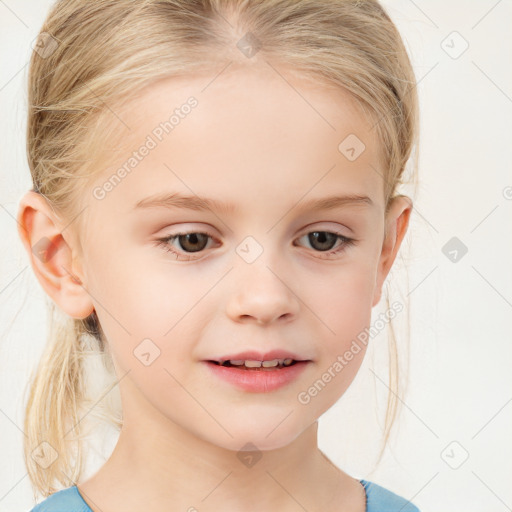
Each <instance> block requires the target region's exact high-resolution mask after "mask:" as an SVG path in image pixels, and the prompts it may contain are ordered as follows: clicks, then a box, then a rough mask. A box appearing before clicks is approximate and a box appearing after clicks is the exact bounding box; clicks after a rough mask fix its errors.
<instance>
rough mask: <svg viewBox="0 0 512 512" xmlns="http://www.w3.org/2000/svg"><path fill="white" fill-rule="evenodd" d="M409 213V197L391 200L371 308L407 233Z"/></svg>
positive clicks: (376, 301) (410, 208)
mask: <svg viewBox="0 0 512 512" xmlns="http://www.w3.org/2000/svg"><path fill="white" fill-rule="evenodd" d="M411 211H412V201H411V199H410V198H409V197H407V196H397V197H395V198H394V199H393V200H392V204H391V207H390V209H389V212H388V215H387V217H386V225H385V237H384V241H383V244H382V251H381V254H380V257H379V262H378V268H377V276H376V282H375V290H374V296H373V304H372V307H373V306H376V305H377V304H378V303H379V302H380V299H381V296H382V286H383V284H384V281H385V280H386V277H387V275H388V273H389V271H390V270H391V267H392V266H393V263H394V261H395V258H396V256H397V254H398V250H399V249H400V246H401V244H402V241H403V239H404V236H405V234H406V232H407V228H408V226H409V218H410V214H411Z"/></svg>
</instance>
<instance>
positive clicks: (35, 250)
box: [17, 191, 94, 318]
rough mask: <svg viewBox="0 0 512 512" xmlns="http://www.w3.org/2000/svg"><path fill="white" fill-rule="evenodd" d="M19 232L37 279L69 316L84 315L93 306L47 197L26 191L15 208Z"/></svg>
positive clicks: (83, 316) (88, 313)
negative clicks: (16, 209)
mask: <svg viewBox="0 0 512 512" xmlns="http://www.w3.org/2000/svg"><path fill="white" fill-rule="evenodd" d="M17 221H18V234H19V236H20V238H21V241H22V243H23V246H24V247H25V250H26V251H27V254H28V257H29V259H30V264H31V266H32V268H33V270H34V273H35V275H36V278H37V280H38V281H39V283H40V284H41V286H42V287H43V289H44V290H45V292H46V293H47V294H48V295H49V296H50V297H51V299H52V300H53V301H54V302H55V303H56V304H57V305H58V306H59V307H60V308H61V309H62V311H64V312H65V313H67V314H68V315H69V316H71V317H73V318H85V317H87V316H89V315H90V314H91V312H92V311H93V309H94V305H93V303H92V301H91V297H90V295H89V294H88V292H87V291H86V289H85V287H84V285H83V283H82V281H83V279H82V278H81V277H80V276H79V275H77V273H79V272H76V271H75V269H74V268H73V264H74V260H73V250H72V247H70V245H69V244H68V243H67V241H66V239H65V238H64V236H63V234H62V224H61V222H60V219H59V218H58V217H57V215H56V214H55V212H54V211H53V210H52V209H51V207H50V206H49V204H48V202H47V200H46V198H45V197H44V196H42V195H41V194H38V193H36V192H33V191H29V192H27V193H26V194H25V195H24V196H23V197H22V199H21V200H20V203H19V207H18V218H17Z"/></svg>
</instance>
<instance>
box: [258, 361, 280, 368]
mask: <svg viewBox="0 0 512 512" xmlns="http://www.w3.org/2000/svg"><path fill="white" fill-rule="evenodd" d="M279 362H280V361H279V359H273V360H272V361H263V363H262V364H261V366H263V367H265V368H271V367H273V366H277V365H278V364H279Z"/></svg>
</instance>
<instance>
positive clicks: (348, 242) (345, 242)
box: [156, 230, 356, 261]
mask: <svg viewBox="0 0 512 512" xmlns="http://www.w3.org/2000/svg"><path fill="white" fill-rule="evenodd" d="M310 233H329V234H331V235H336V237H337V239H338V240H341V241H342V244H341V245H340V246H339V247H337V248H336V249H330V250H329V251H315V252H317V253H319V254H322V255H325V256H321V257H320V258H321V259H327V258H326V256H327V257H329V256H333V255H335V254H338V253H340V252H342V251H344V250H346V249H347V248H348V247H350V246H352V245H355V243H356V240H355V239H354V238H348V237H346V236H344V235H340V234H339V233H335V232H333V231H326V230H314V231H308V232H307V233H304V234H303V235H301V236H300V237H299V238H298V239H297V240H299V239H300V238H303V237H304V236H307V235H309V234H310ZM191 234H199V235H206V236H207V237H208V238H210V239H213V240H216V238H214V237H212V236H210V235H208V233H203V232H201V231H188V232H182V233H175V234H173V235H170V236H166V237H165V238H158V239H157V240H156V241H157V246H159V247H162V248H163V249H164V250H166V251H168V252H170V253H172V254H174V255H175V256H176V259H177V260H180V261H190V260H197V259H199V258H193V257H189V258H180V256H182V255H183V253H180V252H178V251H176V250H174V249H173V248H172V247H171V245H170V244H169V242H172V241H174V240H176V239H177V238H178V237H180V236H184V235H191ZM338 240H337V241H338ZM203 251H204V249H203ZM203 251H197V252H198V253H201V252H203ZM184 254H190V255H192V254H195V253H184Z"/></svg>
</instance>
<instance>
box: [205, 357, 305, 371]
mask: <svg viewBox="0 0 512 512" xmlns="http://www.w3.org/2000/svg"><path fill="white" fill-rule="evenodd" d="M207 362H208V363H212V364H215V365H217V366H222V367H224V368H236V369H237V370H241V371H244V370H245V371H259V372H261V371H263V372H265V371H277V370H281V369H283V368H289V367H290V366H294V365H296V364H298V363H305V362H307V360H296V359H292V358H286V359H272V360H270V361H256V360H254V361H253V360H243V359H235V360H227V361H213V360H210V361H207Z"/></svg>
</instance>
